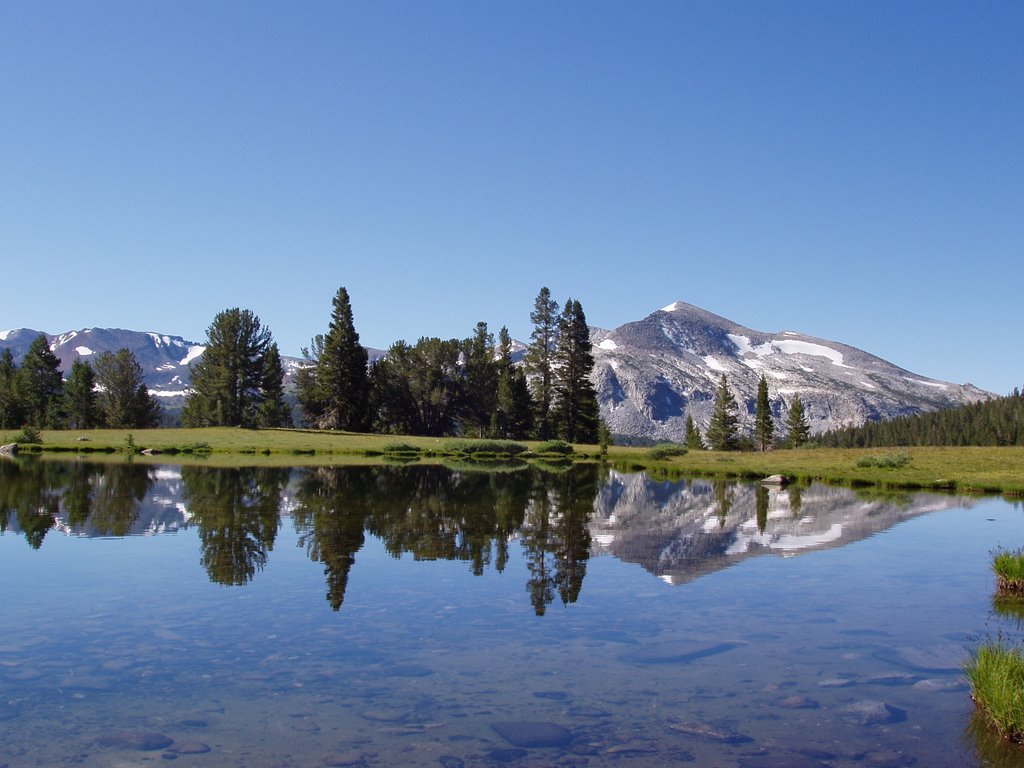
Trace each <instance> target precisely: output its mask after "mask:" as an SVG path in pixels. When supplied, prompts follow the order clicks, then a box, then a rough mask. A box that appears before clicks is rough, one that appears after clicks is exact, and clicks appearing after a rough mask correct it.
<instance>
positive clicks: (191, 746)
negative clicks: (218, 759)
mask: <svg viewBox="0 0 1024 768" xmlns="http://www.w3.org/2000/svg"><path fill="white" fill-rule="evenodd" d="M167 751H168V752H173V753H174V754H176V755H205V754H206V753H207V752H209V751H210V745H209V744H203V742H201V741H181V742H178V743H177V744H175V745H174V746H173V747H171V748H170V749H168V750H167Z"/></svg>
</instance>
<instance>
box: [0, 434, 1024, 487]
mask: <svg viewBox="0 0 1024 768" xmlns="http://www.w3.org/2000/svg"><path fill="white" fill-rule="evenodd" d="M40 434H41V439H42V442H41V443H40V444H37V445H20V446H19V449H20V450H21V452H23V453H27V452H41V453H44V454H62V455H64V456H67V455H68V454H72V453H77V454H90V455H92V457H93V458H98V457H100V456H102V455H104V454H106V455H111V456H115V457H120V456H123V455H125V454H140V453H141V452H142V451H146V453H147V454H152V456H149V455H141V456H139V457H138V458H139V459H141V460H147V459H152V460H162V461H167V460H168V459H170V460H173V461H175V462H189V461H203V462H205V463H213V464H224V465H229V464H233V465H238V464H260V465H276V466H284V465H298V464H339V463H365V462H375V461H380V460H381V459H382V458H387V457H388V456H392V455H401V456H402V457H403V458H405V459H418V460H420V461H441V460H444V459H446V458H452V457H460V456H463V455H466V454H471V453H472V452H473V451H474V450H478V449H479V448H480V447H481V446H480V444H479V443H480V441H473V440H470V439H460V438H437V437H414V436H395V435H377V434H356V433H347V432H322V431H315V430H302V429H263V430H252V429H237V428H229V427H215V428H207V429H148V430H118V429H97V430H84V431H82V430H43V431H42V432H41V433H40ZM17 435H18V433H17V432H16V431H13V430H7V431H0V444H8V443H12V442H14V441H15V438H16V436H17ZM518 445H520V446H526V451H525V452H520V453H519V454H518V455H519V457H521V458H532V457H534V456H536V455H538V454H545V453H548V449H549V448H550V446H544V445H543V444H541V443H537V442H532V441H519V443H518ZM484 447H486V446H484ZM494 447H495V449H496V450H494V451H490V452H484V453H479V452H477V453H472V455H474V456H476V457H478V458H479V457H486V458H493V457H494V456H495V455H499V456H500V455H502V454H506V455H507V454H510V453H513V452H514V451H508V450H506V449H507V448H508V444H506V445H505V449H502V446H501V444H500V443H495V444H494ZM665 453H666V452H665V451H664V450H657V449H651V448H636V447H625V446H614V445H613V446H609V447H608V449H607V453H603V452H602V449H601V448H600V447H599V446H597V445H576V446H574V452H573V454H572V457H573V458H574V459H575V460H605V461H608V462H609V463H610V464H612V465H613V466H615V467H617V468H619V469H624V470H641V469H644V470H648V471H650V472H652V473H655V474H657V475H659V476H669V477H686V476H691V477H693V476H696V477H710V478H732V479H760V478H764V477H767V476H769V475H782V476H784V477H785V478H786V479H787V480H789V481H801V482H806V481H812V480H816V481H819V482H826V483H832V484H838V485H847V486H851V487H860V486H877V487H881V488H893V489H911V490H935V491H948V492H956V493H995V494H1003V495H1005V496H1008V497H1021V496H1024V448H1020V447H998V448H993V447H938V448H936V447H921V448H914V447H907V448H899V449H845V448H801V449H797V450H774V451H766V452H742V453H740V452H717V451H689V452H686V453H684V454H683V455H665ZM669 453H671V452H669Z"/></svg>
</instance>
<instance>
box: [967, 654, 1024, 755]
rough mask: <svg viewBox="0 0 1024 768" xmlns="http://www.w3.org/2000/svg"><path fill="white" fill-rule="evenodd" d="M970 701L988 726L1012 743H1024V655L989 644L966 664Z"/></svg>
mask: <svg viewBox="0 0 1024 768" xmlns="http://www.w3.org/2000/svg"><path fill="white" fill-rule="evenodd" d="M964 672H965V673H966V675H967V679H968V680H969V681H970V683H971V697H972V698H973V699H974V703H975V704H976V705H977V706H978V709H979V711H980V712H981V713H982V715H983V716H984V718H985V719H986V721H987V722H988V724H989V725H990V726H991V727H992V728H994V729H995V730H996V731H997V732H998V733H999V735H1000V736H1002V737H1003V738H1004V739H1008V740H1010V741H1015V742H1021V741H1022V739H1024V654H1022V653H1021V651H1020V649H1019V648H1007V647H1006V646H1004V645H1003V643H1002V641H1001V640H1000V641H994V642H988V643H985V644H983V645H981V646H980V647H979V648H978V651H977V652H976V653H975V654H974V656H972V657H971V658H970V659H968V660H967V662H966V663H965V664H964Z"/></svg>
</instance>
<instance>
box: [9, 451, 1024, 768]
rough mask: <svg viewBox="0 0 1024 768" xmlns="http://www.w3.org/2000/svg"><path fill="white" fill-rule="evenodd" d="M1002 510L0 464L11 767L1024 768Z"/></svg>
mask: <svg viewBox="0 0 1024 768" xmlns="http://www.w3.org/2000/svg"><path fill="white" fill-rule="evenodd" d="M1022 523H1024V520H1022V515H1021V511H1020V509H1019V508H1018V507H1016V506H1014V505H1011V504H1009V503H1007V502H1005V501H1002V500H999V499H974V500H967V499H957V498H953V497H948V496H934V495H932V496H926V495H897V496H891V495H888V496H886V495H883V496H878V495H874V496H873V495H870V494H869V495H857V494H855V493H853V492H851V491H848V490H845V489H837V488H829V487H825V486H818V485H815V486H811V487H806V488H791V489H786V490H774V489H772V490H769V489H766V488H762V487H759V486H755V485H734V484H725V483H712V482H706V481H696V480H695V481H688V482H672V483H669V482H656V481H653V480H651V479H649V478H647V477H646V476H645V475H643V474H642V473H637V474H619V473H616V472H612V471H608V470H602V469H600V468H598V467H596V466H582V467H575V468H573V469H571V470H560V471H543V470H539V469H536V468H533V467H530V468H519V469H517V470H515V471H506V472H500V473H485V472H475V471H468V470H464V469H450V468H443V467H425V466H416V465H412V466H406V467H401V466H387V467H376V468H375V467H349V468H341V467H337V468H314V469H296V470H281V469H215V468H208V467H176V466H171V465H167V466H152V465H96V464H88V463H80V462H75V463H72V462H69V463H63V462H49V461H46V462H39V461H29V462H24V463H17V464H16V463H13V462H4V463H0V525H2V526H4V527H5V529H6V530H5V531H4V533H3V534H2V535H0V585H2V588H3V593H4V607H3V614H2V616H3V618H2V623H0V629H2V634H0V766H3V765H7V766H9V767H10V768H15V767H17V768H21V766H54V765H65V764H74V765H84V766H142V765H153V764H157V763H162V762H163V761H167V760H176V761H178V762H179V763H180V764H183V765H194V766H250V767H253V768H262V767H269V766H278V767H284V766H323V765H353V766H390V765H403V766H439V765H440V766H446V767H447V768H454V767H456V766H460V765H463V766H492V765H504V764H509V765H559V766H614V765H623V766H626V765H629V766H657V765H676V764H682V763H692V764H694V765H715V766H749V767H756V766H805V765H806V766H904V765H918V766H943V765H951V766H952V765H957V766H960V765H1016V764H1021V763H1024V758H1022V757H1021V753H1019V752H1015V751H1012V750H1008V748H1005V747H1004V746H1003V745H1001V744H999V742H998V740H993V739H991V738H989V737H988V736H987V735H986V734H984V733H980V734H978V733H974V732H972V731H970V726H971V713H972V711H973V706H972V704H971V701H970V697H969V694H968V692H967V690H966V686H965V682H964V679H963V677H962V675H961V673H960V664H961V662H962V660H963V659H964V658H965V657H966V655H967V654H968V653H969V652H970V650H971V649H972V648H973V647H975V646H976V644H977V642H978V640H979V639H982V638H985V637H989V636H991V635H994V634H995V633H997V632H1002V633H1004V634H1007V635H1008V636H1010V637H1016V636H1017V634H1019V627H1018V626H1017V624H1016V622H1015V620H1014V619H1013V618H1012V617H1010V618H1006V617H1003V616H1001V615H1000V614H997V613H994V612H993V608H992V603H991V594H992V591H993V583H992V576H991V574H990V571H989V560H990V551H991V550H992V549H993V548H995V547H997V546H1005V547H1016V546H1019V544H1020V542H1021V539H1022V534H1024V525H1022Z"/></svg>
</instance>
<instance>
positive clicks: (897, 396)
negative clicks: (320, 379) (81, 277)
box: [0, 301, 993, 442]
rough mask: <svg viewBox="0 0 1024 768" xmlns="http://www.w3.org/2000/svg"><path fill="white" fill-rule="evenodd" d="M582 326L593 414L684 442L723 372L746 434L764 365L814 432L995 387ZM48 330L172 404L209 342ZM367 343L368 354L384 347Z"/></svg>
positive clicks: (714, 332)
mask: <svg viewBox="0 0 1024 768" xmlns="http://www.w3.org/2000/svg"><path fill="white" fill-rule="evenodd" d="M590 331H591V340H592V341H593V345H594V363H595V364H594V374H593V381H594V385H595V387H596V388H597V394H598V401H599V403H600V406H601V415H602V416H603V417H604V419H605V420H606V421H607V422H608V424H609V425H610V426H611V429H612V432H613V433H615V434H617V435H622V436H628V437H631V438H644V439H648V440H672V441H677V442H681V441H682V440H683V437H684V433H685V423H686V416H687V414H688V413H689V414H690V415H692V416H693V418H694V421H696V422H697V424H698V426H700V428H701V429H702V430H704V429H706V427H707V423H708V420H709V419H710V417H711V412H712V410H713V408H714V400H715V389H716V387H717V385H718V382H719V379H720V378H721V375H722V373H726V374H727V375H728V379H729V386H730V389H731V390H732V393H733V395H734V396H735V397H736V401H737V403H739V405H740V411H741V413H740V422H741V423H740V426H741V430H743V431H744V432H746V433H747V434H752V433H753V423H754V410H755V409H754V403H755V401H756V398H757V383H758V380H759V379H760V377H761V374H762V373H763V374H764V375H765V377H766V378H767V380H768V390H769V395H770V399H771V402H772V410H773V413H774V415H775V419H776V424H777V426H778V429H777V431H779V432H781V431H782V428H783V427H782V425H783V424H784V422H785V417H786V415H787V414H788V412H789V404H790V402H791V401H792V398H793V395H794V394H799V395H800V399H801V401H802V402H803V404H804V412H805V414H806V416H807V420H808V422H809V423H810V425H811V431H812V432H814V433H817V432H822V431H825V430H828V429H832V428H834V427H844V426H851V425H856V424H861V423H863V422H865V421H879V420H883V419H889V418H893V417H896V416H905V415H909V414H914V413H921V412H925V411H935V410H939V409H941V408H951V407H955V406H959V405H964V404H966V403H972V402H977V401H979V400H985V399H988V398H990V397H993V395H992V393H989V392H985V391H983V390H981V389H978V388H977V387H974V386H972V385H970V384H963V385H961V384H951V383H948V382H944V381H936V380H935V379H929V378H927V377H924V376H919V375H917V374H914V373H911V372H910V371H907V370H904V369H903V368H900V367H898V366H896V365H893V364H892V363H889V362H886V361H885V360H882V359H881V358H878V357H875V356H874V355H870V354H868V353H867V352H864V351H862V350H860V349H856V348H854V347H850V346H847V345H845V344H840V343H838V342H834V341H827V340H825V339H819V338H815V337H813V336H807V335H804V334H802V333H796V332H794V331H783V332H780V333H765V332H763V331H755V330H752V329H750V328H746V327H744V326H742V325H739V324H738V323H735V322H733V321H731V320H727V319H725V318H723V317H719V316H718V315H715V314H712V313H711V312H708V311H707V310H704V309H701V308H699V307H695V306H693V305H691V304H686V303H684V302H681V301H677V302H675V303H674V304H671V305H669V306H667V307H665V308H664V309H660V310H658V311H656V312H653V313H651V314H650V315H648V316H647V317H646V318H644V319H643V320H638V321H636V322H632V323H626V324H625V325H622V326H620V327H618V328H616V329H615V330H612V331H609V330H605V329H602V328H595V327H592V328H591V329H590ZM38 335H39V331H33V330H29V329H26V328H22V329H18V330H15V331H0V348H2V347H9V348H10V349H11V351H12V353H13V354H14V357H15V360H17V361H18V362H19V363H20V360H21V356H22V355H24V353H25V352H26V351H27V350H28V348H29V345H30V344H31V343H32V340H33V339H35V338H36V337H37V336H38ZM46 336H47V339H48V340H49V342H50V349H51V350H52V351H53V352H54V354H56V355H57V357H58V358H59V359H60V361H61V366H62V368H63V369H64V370H65V371H67V370H69V369H70V367H71V362H72V361H73V360H74V359H75V358H76V357H81V358H83V359H86V360H89V359H95V358H96V357H98V356H99V355H101V354H102V353H104V352H115V351H117V350H118V349H121V348H127V349H129V350H131V352H132V353H133V354H134V355H135V358H136V359H137V360H138V361H139V365H141V366H142V369H143V375H144V379H145V383H146V386H147V387H149V389H150V391H151V392H153V394H155V395H157V396H158V397H159V398H160V401H161V403H162V404H163V405H164V407H165V409H166V410H167V411H168V412H170V413H171V414H173V413H174V412H175V411H177V410H178V409H180V408H181V406H182V405H183V403H184V400H185V391H186V388H187V387H188V384H189V382H190V376H189V365H190V364H191V363H193V362H195V361H196V360H198V359H199V357H200V356H201V355H202V353H203V351H204V350H205V347H204V346H203V345H202V344H199V343H197V342H193V341H186V340H185V339H183V338H182V337H181V336H169V335H164V334H159V333H149V332H140V331H128V330H122V329H118V328H88V329H83V330H78V331H68V332H67V333H63V334H60V335H58V336H53V335H49V334H46ZM524 350H525V346H524V345H522V344H519V343H518V342H516V343H515V345H514V351H513V352H514V353H513V359H514V360H516V361H517V362H518V361H519V360H521V358H522V355H523V352H524ZM367 351H368V352H369V355H370V359H371V360H374V359H376V358H377V357H380V356H381V355H383V354H384V352H383V351H381V350H376V349H368V350H367ZM282 363H283V364H284V368H285V387H286V389H288V388H290V387H291V384H292V381H293V378H294V375H295V372H296V370H298V368H300V367H301V366H302V365H303V364H304V360H303V359H302V358H297V357H282Z"/></svg>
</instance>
